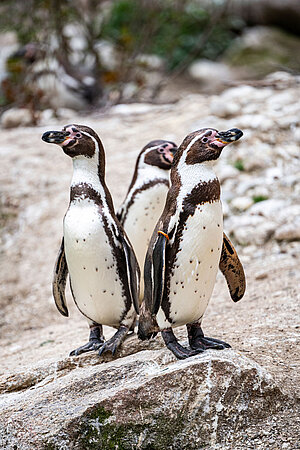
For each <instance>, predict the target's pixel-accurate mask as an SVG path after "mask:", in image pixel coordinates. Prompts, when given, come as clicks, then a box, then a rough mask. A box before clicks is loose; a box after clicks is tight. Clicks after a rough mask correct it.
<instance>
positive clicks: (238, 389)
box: [0, 336, 286, 450]
mask: <svg viewBox="0 0 300 450" xmlns="http://www.w3.org/2000/svg"><path fill="white" fill-rule="evenodd" d="M161 345H162V344H161V341H160V340H156V341H154V342H150V343H146V344H142V343H138V342H137V341H136V337H135V336H134V337H132V338H130V339H128V341H127V342H126V345H125V346H124V350H122V351H121V353H120V355H119V356H120V357H119V358H118V359H115V360H110V361H109V360H108V359H106V360H105V361H104V362H103V361H102V363H101V362H100V360H99V358H98V356H97V355H94V354H89V355H83V356H81V357H78V358H66V359H64V360H61V361H56V362H55V361H52V363H51V362H49V361H48V362H46V361H45V362H43V363H40V365H39V366H37V367H31V368H28V369H25V370H24V371H23V372H20V373H14V374H11V375H10V376H7V377H5V378H3V379H2V381H1V383H0V390H1V391H2V395H1V397H0V405H1V413H0V447H1V448H6V449H14V448H18V449H33V448H39V449H41V448H45V449H46V448H47V449H73V448H74V449H75V448H76V449H100V448H101V449H133V448H140V449H153V450H155V449H160V450H162V449H185V448H191V449H192V448H200V447H203V446H215V445H217V444H220V445H223V444H224V445H227V444H228V445H230V444H231V443H233V442H234V441H235V439H236V438H237V436H240V435H243V434H244V433H245V430H246V429H247V430H248V431H249V429H250V427H251V426H253V427H256V425H257V426H259V421H262V420H264V419H268V420H271V418H272V415H273V414H274V413H276V412H277V411H278V410H279V409H280V408H281V406H280V405H282V404H283V402H284V401H285V400H286V397H285V396H284V395H283V394H282V392H281V391H280V389H279V388H278V387H276V385H275V384H274V381H273V380H272V378H271V376H270V375H269V374H268V373H266V372H265V370H263V369H262V368H261V367H260V366H258V365H257V364H256V363H255V362H253V361H251V360H249V359H248V358H246V357H245V356H243V355H242V354H239V353H236V352H234V351H233V350H224V351H220V352H217V351H207V352H205V353H204V354H201V355H198V356H195V357H192V358H189V359H187V360H184V361H177V360H175V358H174V357H173V355H172V354H171V353H170V352H169V351H168V350H166V349H165V348H163V349H161ZM138 350H139V351H138ZM137 351H138V352H137ZM132 352H137V353H132ZM213 448H215V447H213ZM222 448H223V447H222Z"/></svg>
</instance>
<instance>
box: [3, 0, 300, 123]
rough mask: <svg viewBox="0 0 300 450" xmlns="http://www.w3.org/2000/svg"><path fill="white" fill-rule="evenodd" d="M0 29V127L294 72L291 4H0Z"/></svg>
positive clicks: (299, 57) (299, 20)
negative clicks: (68, 111)
mask: <svg viewBox="0 0 300 450" xmlns="http://www.w3.org/2000/svg"><path fill="white" fill-rule="evenodd" d="M0 29H1V34H0V51H1V56H0V86H1V87H0V113H5V112H6V111H7V110H9V109H10V108H12V107H14V108H23V109H22V111H20V110H18V112H17V115H16V111H15V110H14V111H13V114H9V113H8V115H7V114H6V115H5V114H4V116H3V117H2V125H3V126H4V127H9V126H14V124H16V125H18V123H19V122H20V124H23V125H29V124H36V123H38V122H39V120H40V119H41V117H43V114H44V117H50V116H51V114H52V113H51V111H53V112H54V115H57V116H59V114H60V108H71V109H75V110H81V111H82V110H85V111H87V110H95V109H99V108H103V107H107V106H110V105H112V104H116V103H120V102H122V103H124V102H145V101H147V102H156V103H157V102H160V103H161V102H170V101H176V100H178V98H180V96H182V93H185V92H199V91H200V92H205V93H211V92H220V90H222V89H224V87H225V86H228V85H230V84H233V83H235V82H238V80H255V79H259V78H262V77H265V76H266V75H268V74H269V73H272V72H275V71H285V72H287V73H289V74H298V73H299V69H300V51H299V49H300V3H299V1H298V0H285V1H281V0H214V1H210V0H164V1H162V0H152V1H151V2H149V1H147V0H115V1H109V0H102V1H101V0H74V1H68V0H27V1H26V2H25V1H20V0H7V1H5V0H3V1H2V2H1V5H0ZM43 111H46V113H45V112H43Z"/></svg>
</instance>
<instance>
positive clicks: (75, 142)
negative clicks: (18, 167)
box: [42, 124, 139, 356]
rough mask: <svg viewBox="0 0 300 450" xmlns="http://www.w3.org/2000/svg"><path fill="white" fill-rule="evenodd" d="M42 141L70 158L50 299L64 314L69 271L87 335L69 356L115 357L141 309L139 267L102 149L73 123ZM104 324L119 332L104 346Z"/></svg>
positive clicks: (88, 131) (86, 129)
mask: <svg viewBox="0 0 300 450" xmlns="http://www.w3.org/2000/svg"><path fill="white" fill-rule="evenodd" d="M42 139H43V140H44V141H45V142H48V143H55V144H58V145H59V146H61V148H62V150H63V152H64V153H65V154H66V155H68V156H70V157H71V158H72V160H73V177H72V181H71V187H70V203H69V207H68V209H67V212H66V214H65V216H64V221H63V239H62V243H61V247H60V250H59V253H58V257H57V261H56V263H55V269H54V277H53V296H54V300H55V303H56V306H57V308H58V310H59V312H60V313H61V314H62V315H63V316H68V308H67V304H66V299H65V285H66V280H67V276H68V273H69V275H70V287H71V292H72V296H73V299H74V302H75V304H76V306H77V308H78V309H79V311H80V312H81V314H83V316H85V318H86V319H87V321H88V323H89V326H90V336H89V341H88V343H87V344H85V345H83V346H81V347H79V348H77V349H75V350H73V351H72V352H71V353H70V356H73V355H79V354H81V353H84V352H88V351H92V350H99V355H102V354H103V353H111V354H113V355H114V354H115V352H116V350H117V349H118V347H119V346H120V345H121V343H122V342H123V340H124V339H125V337H126V334H127V333H128V331H129V329H130V328H131V327H132V326H133V324H134V323H135V319H136V314H137V313H138V311H139V304H138V290H139V266H138V263H137V260H136V257H135V253H134V251H133V249H132V246H131V243H130V241H129V239H128V237H127V236H126V233H124V229H123V227H122V225H120V223H119V221H118V219H117V218H116V215H115V212H114V206H113V202H112V198H111V195H110V192H109V190H108V188H107V186H106V183H105V154H104V149H103V145H102V143H101V140H100V139H99V137H98V135H97V134H96V133H95V131H93V130H92V129H91V128H89V127H87V126H83V125H73V124H72V125H66V126H65V127H64V128H63V129H62V131H48V132H46V133H44V134H43V136H42ZM102 325H108V326H111V327H114V328H117V332H116V333H115V334H114V335H113V337H112V338H111V339H109V340H108V341H106V342H105V340H104V337H103V332H102Z"/></svg>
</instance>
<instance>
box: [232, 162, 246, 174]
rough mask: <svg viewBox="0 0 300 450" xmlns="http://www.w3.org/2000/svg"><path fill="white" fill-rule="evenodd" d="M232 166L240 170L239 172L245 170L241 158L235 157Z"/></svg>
mask: <svg viewBox="0 0 300 450" xmlns="http://www.w3.org/2000/svg"><path fill="white" fill-rule="evenodd" d="M233 167H235V168H236V169H238V170H240V171H241V172H243V171H244V170H245V166H244V163H243V160H242V159H237V160H236V161H235V162H234V163H233Z"/></svg>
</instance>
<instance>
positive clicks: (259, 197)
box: [252, 195, 269, 203]
mask: <svg viewBox="0 0 300 450" xmlns="http://www.w3.org/2000/svg"><path fill="white" fill-rule="evenodd" d="M268 198H269V197H267V196H266V195H253V197H252V200H253V201H254V203H259V202H263V201H265V200H268Z"/></svg>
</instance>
